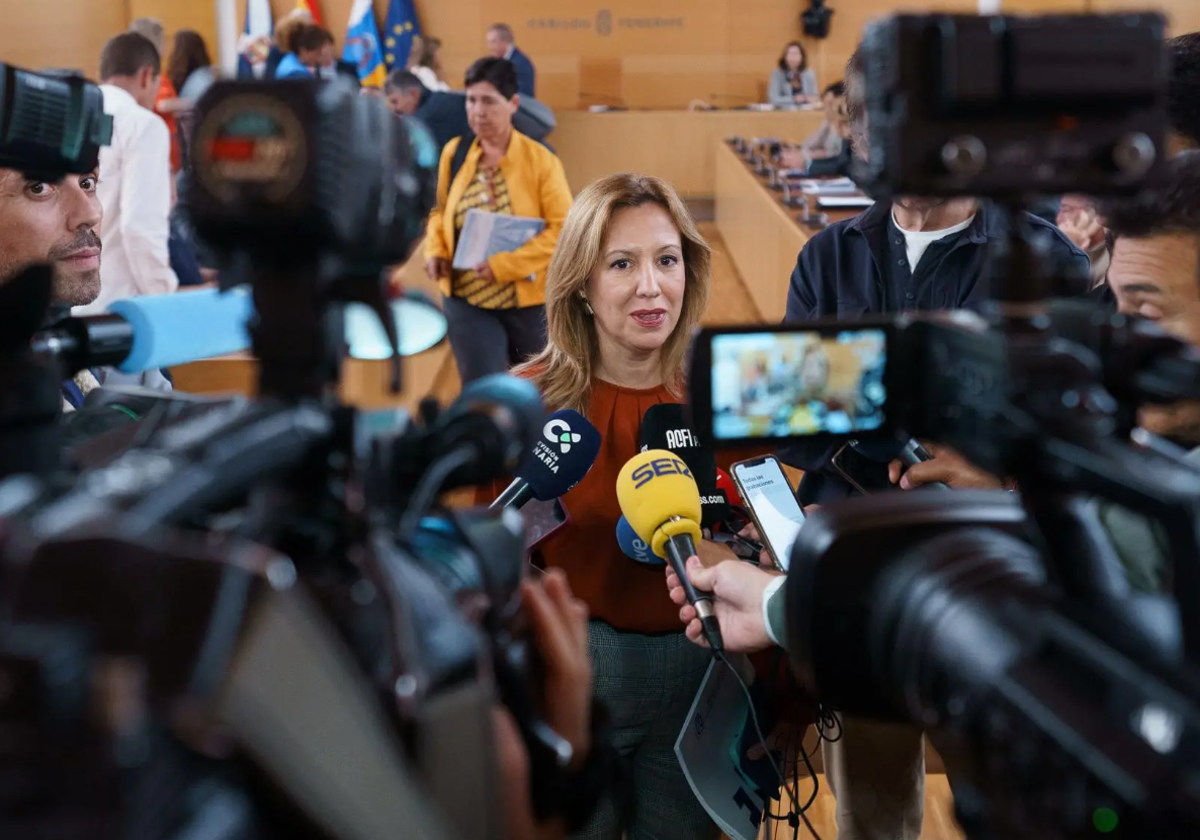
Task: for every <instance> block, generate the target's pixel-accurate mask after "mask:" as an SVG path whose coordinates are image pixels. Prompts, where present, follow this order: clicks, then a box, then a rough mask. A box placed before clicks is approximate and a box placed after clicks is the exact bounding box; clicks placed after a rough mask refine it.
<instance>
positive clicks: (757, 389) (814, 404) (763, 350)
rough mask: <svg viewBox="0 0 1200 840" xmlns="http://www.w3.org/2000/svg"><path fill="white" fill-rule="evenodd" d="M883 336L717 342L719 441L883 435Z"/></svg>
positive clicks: (788, 335)
mask: <svg viewBox="0 0 1200 840" xmlns="http://www.w3.org/2000/svg"><path fill="white" fill-rule="evenodd" d="M886 363H887V335H886V333H885V332H884V331H883V330H878V329H859V330H846V331H844V332H839V333H836V334H828V333H820V332H815V331H814V332H779V333H771V332H761V333H733V334H725V335H715V336H713V338H712V415H713V437H714V438H715V439H716V440H744V439H747V438H786V437H799V436H804V435H816V434H835V435H842V434H850V433H856V432H868V431H873V430H875V429H879V428H880V427H882V426H883V424H884V407H885V403H886V400H887V392H886V386H885V385H884V378H883V373H884V367H885V366H886Z"/></svg>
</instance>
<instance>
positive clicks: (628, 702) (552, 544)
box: [480, 174, 719, 840]
mask: <svg viewBox="0 0 1200 840" xmlns="http://www.w3.org/2000/svg"><path fill="white" fill-rule="evenodd" d="M710 262H711V252H710V250H709V247H708V244H707V243H706V242H705V241H704V239H703V238H702V237H701V236H700V233H699V232H698V231H697V230H696V225H695V222H694V221H693V220H692V218H691V216H690V215H689V214H688V211H687V209H686V208H685V207H684V205H683V202H682V201H681V200H680V199H679V196H678V194H677V193H676V192H675V190H674V189H673V188H672V187H671V186H670V185H669V184H666V183H665V182H663V181H661V180H659V179H657V178H648V177H642V176H638V175H630V174H621V175H611V176H609V177H607V178H602V179H600V180H599V181H596V182H595V183H593V184H591V185H590V186H589V187H587V189H585V190H584V191H583V192H582V193H580V195H579V196H578V198H576V200H575V204H574V205H573V206H572V208H571V210H570V212H569V213H568V214H567V218H566V222H565V223H564V225H563V229H562V233H561V234H560V236H559V240H558V246H557V249H556V250H555V252H554V257H553V259H552V260H551V262H550V267H549V270H548V272H547V275H546V323H547V331H548V334H549V343H548V346H547V347H546V349H545V351H543V352H542V353H541V354H540V355H538V356H537V357H535V358H534V359H532V360H530V362H529V363H528V364H526V365H524V366H522V367H520V368H518V369H517V370H516V371H515V373H516V374H517V375H518V376H523V377H525V378H528V379H530V380H532V381H533V382H535V383H537V385H538V387H539V388H540V390H541V392H542V396H543V398H544V400H545V403H546V407H547V409H548V410H551V411H553V410H557V409H560V408H574V409H575V410H576V411H579V412H580V413H582V414H583V415H585V416H586V417H587V418H588V420H589V421H591V423H592V424H593V425H594V426H595V427H596V428H597V429H598V430H599V432H600V434H601V438H602V442H601V445H600V453H599V455H598V456H597V457H596V462H595V464H594V466H593V467H592V469H591V472H589V473H588V475H587V477H585V478H584V479H583V481H581V482H580V483H579V484H578V485H577V486H576V487H575V488H574V489H573V490H571V491H570V492H569V493H568V494H567V495H566V496H564V497H563V504H564V506H565V507H566V509H567V512H568V515H569V517H570V521H569V522H568V523H567V524H566V525H565V526H564V527H563V528H561V529H560V530H559V531H558V532H557V533H556V534H554V535H553V536H552V537H550V538H549V539H548V540H547V541H546V542H545V543H544V544H543V545H542V547H541V548H540V550H539V554H540V557H537V558H535V560H538V561H540V563H541V564H542V565H544V566H546V567H553V568H559V569H562V570H563V571H564V572H566V575H567V579H568V580H569V582H570V585H571V589H572V590H573V591H574V592H575V594H576V595H577V596H578V597H579V598H580V599H582V600H583V601H584V603H586V604H587V606H588V609H589V613H590V619H591V620H590V621H589V627H588V643H589V649H590V653H591V657H592V662H593V665H594V667H595V674H596V676H595V686H596V694H597V696H599V698H600V699H601V700H603V701H604V702H605V704H606V705H607V706H608V708H609V711H610V712H611V714H612V716H613V723H614V724H615V730H616V733H617V746H618V748H619V749H620V750H621V752H622V753H623V754H624V755H625V756H627V757H628V758H629V760H630V763H631V767H632V773H633V785H634V788H635V789H636V797H635V801H634V804H633V811H632V814H631V815H630V817H631V822H630V823H629V824H628V825H625V826H622V825H621V824H620V823H621V818H620V817H619V816H618V814H617V813H616V811H615V809H614V808H613V807H611V806H610V805H607V804H606V805H605V806H603V807H602V808H601V809H600V810H599V812H598V813H597V815H596V816H595V817H594V818H593V820H592V822H591V824H589V825H588V826H587V827H586V828H585V829H584V830H583V831H582V832H581V833H580V834H579V835H577V836H578V837H586V838H596V840H619V838H620V837H621V836H622V833H626V836H627V837H628V838H629V840H648V838H666V837H670V838H672V840H707V838H716V837H717V836H718V835H719V831H718V829H717V828H716V826H714V825H713V823H712V821H711V820H710V819H709V818H708V815H707V814H706V813H705V811H704V808H703V807H702V806H701V805H700V803H699V802H697V801H696V798H695V797H694V796H693V795H692V791H691V788H690V787H689V786H688V783H687V779H686V778H685V777H684V775H683V771H682V770H681V769H680V767H679V762H678V760H677V759H676V758H675V749H674V747H675V740H676V738H677V737H678V736H679V730H680V729H681V728H682V726H683V721H684V718H685V717H686V716H687V712H688V709H689V708H690V706H691V703H692V700H693V699H694V697H695V695H696V690H697V688H698V687H699V685H700V681H701V679H702V678H703V676H704V672H705V669H706V668H707V667H708V663H709V656H708V653H707V652H706V651H704V650H702V649H700V648H697V647H696V646H695V645H692V644H691V643H690V642H688V640H687V638H686V637H685V636H684V635H683V633H682V632H680V631H681V629H682V627H681V625H680V623H679V614H678V609H677V608H676V607H675V605H674V604H672V603H671V601H670V598H669V597H668V596H667V593H666V591H665V589H664V588H663V582H662V569H661V567H657V566H647V565H642V564H639V563H637V562H636V561H634V560H631V559H630V558H628V557H626V556H625V555H624V554H623V553H622V552H621V549H620V547H619V546H618V544H617V540H616V527H617V520H618V519H619V518H620V516H621V508H620V506H619V505H618V504H617V494H616V480H617V474H618V473H619V472H620V470H621V467H622V466H623V465H624V464H625V462H626V461H627V460H629V459H630V458H632V457H633V456H634V455H635V454H637V452H638V450H639V448H640V442H639V434H640V431H641V423H642V417H643V415H644V414H645V413H646V409H647V408H649V407H650V406H652V405H655V404H656V403H666V402H681V401H683V399H684V362H685V356H686V353H687V346H688V342H689V339H690V336H691V333H692V331H693V329H694V328H695V327H696V326H697V324H699V322H700V316H701V314H702V313H703V312H704V308H705V305H706V303H707V301H708V294H709V288H710V286H711V276H710ZM488 492H491V491H490V490H489V491H485V492H482V493H481V494H480V498H481V499H488V500H490V499H491V498H493V497H494V496H488Z"/></svg>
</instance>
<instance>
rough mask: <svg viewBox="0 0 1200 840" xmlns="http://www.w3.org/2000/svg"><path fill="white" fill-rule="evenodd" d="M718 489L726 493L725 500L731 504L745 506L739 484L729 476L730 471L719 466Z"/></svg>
mask: <svg viewBox="0 0 1200 840" xmlns="http://www.w3.org/2000/svg"><path fill="white" fill-rule="evenodd" d="M717 490H719V491H720V492H722V493H724V494H725V501H727V502H729V504H731V505H737V506H738V507H740V508H744V507H745V505H744V504H743V503H742V494H741V493H739V492H738V488H737V484H735V483H734V481H733V479H732V478H730V477H729V473H727V472H725V470H723V469H721V468H720V467H717Z"/></svg>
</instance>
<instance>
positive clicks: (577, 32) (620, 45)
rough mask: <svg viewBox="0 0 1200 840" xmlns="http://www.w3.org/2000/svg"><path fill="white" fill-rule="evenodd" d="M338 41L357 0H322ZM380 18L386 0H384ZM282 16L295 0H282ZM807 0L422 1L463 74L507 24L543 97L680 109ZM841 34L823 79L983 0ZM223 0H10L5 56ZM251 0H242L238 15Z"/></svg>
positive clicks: (1195, 13)
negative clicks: (928, 18) (866, 36)
mask: <svg viewBox="0 0 1200 840" xmlns="http://www.w3.org/2000/svg"><path fill="white" fill-rule="evenodd" d="M317 1H318V2H319V5H320V7H321V11H322V13H323V15H324V19H325V23H326V25H327V26H328V27H329V28H330V30H331V31H332V32H333V34H334V36H335V37H336V38H337V39H338V43H339V45H340V43H341V41H342V39H343V37H344V36H345V32H346V23H347V19H348V17H349V14H350V7H351V5H352V3H353V0H317ZM374 2H375V9H376V12H377V14H378V16H379V18H380V19H381V20H382V19H383V16H384V14H385V13H386V11H387V5H388V0H374ZM271 5H272V8H273V10H274V11H275V14H276V15H277V16H280V15H284V14H286V13H287V12H289V11H290V10H291V9H292V8H294V6H295V0H271ZM801 5H802V4H800V3H798V2H796V0H416V7H417V13H418V15H419V16H420V19H421V25H422V26H423V27H424V29H425V31H427V32H429V33H431V34H434V35H436V36H437V37H439V38H441V39H442V41H443V55H442V60H443V65H444V67H445V72H446V77H447V79H448V80H449V81H450V83H451V84H452V85H454V86H457V83H458V82H459V81H460V80H461V79H462V74H463V71H465V70H466V68H467V66H468V65H470V63H471V62H472V61H474V60H475V59H476V58H479V57H480V56H481V55H482V54H483V49H484V30H485V28H486V27H487V26H488V25H489V24H491V23H495V22H497V21H505V22H507V23H509V24H510V25H511V26H512V27H513V29H514V31H515V32H516V34H517V41H518V43H519V44H520V45H521V46H522V48H524V49H525V50H526V51H527V52H528V53H529V54H530V55H531V56H532V57H533V59H534V61H535V63H536V64H537V67H538V84H539V91H538V93H539V98H540V99H542V100H543V101H545V102H546V103H547V104H549V105H551V106H553V107H555V108H559V109H568V108H579V107H586V106H588V105H592V104H614V105H615V104H624V105H626V106H628V107H634V108H682V107H685V106H686V105H687V104H688V102H690V101H691V100H693V99H705V100H708V101H710V102H712V103H713V104H714V105H718V106H726V107H728V106H734V105H740V104H745V103H747V102H752V101H761V99H762V98H763V95H764V92H765V87H766V80H767V77H768V76H769V75H770V71H771V68H772V67H773V66H774V64H775V61H776V60H777V59H778V57H779V52H780V50H781V48H782V46H783V44H784V43H786V42H787V41H789V40H791V39H793V38H797V37H799V35H800V25H799V12H800V7H801ZM828 5H829V8H831V9H832V10H833V12H834V15H833V21H832V27H831V32H830V36H829V37H828V38H827V39H825V40H823V41H815V40H812V39H805V43H806V45H807V46H808V47H809V56H810V62H811V64H812V66H813V67H814V69H815V70H816V71H817V76H818V79H819V81H820V82H821V84H827V83H828V82H830V81H834V80H836V79H839V78H841V75H842V68H843V67H844V66H845V61H846V59H847V58H848V57H849V55H850V52H851V51H852V50H853V48H854V45H855V44H856V43H857V41H858V38H859V34H860V32H861V30H862V26H863V24H865V23H866V22H867V21H868V20H871V19H872V18H875V17H878V16H880V15H883V14H887V13H888V12H890V11H894V10H896V9H898V8H901V7H904V8H911V9H925V10H946V11H959V12H973V11H975V9H977V8H978V0H928V1H927V2H920V0H915V2H901V0H828ZM214 6H215V4H214V0H0V22H2V23H0V60H3V61H10V62H13V63H17V64H23V65H26V66H32V67H78V68H81V69H83V70H84V71H85V72H87V73H89V74H95V72H96V70H97V65H98V64H99V53H100V48H101V47H102V46H103V45H104V42H105V41H106V40H107V39H108V38H109V37H111V36H112V35H114V34H116V33H117V32H120V31H121V30H123V29H124V28H125V27H126V26H127V25H128V22H129V20H130V19H131V18H133V17H137V16H142V15H145V16H151V17H157V18H159V19H161V20H162V21H163V22H164V23H165V24H166V26H167V29H168V32H169V34H173V32H174V30H176V29H179V28H182V27H187V28H191V29H196V30H198V31H200V32H201V33H202V34H203V35H204V36H205V37H206V38H208V39H209V40H210V49H211V51H212V53H213V55H214V58H215V57H216V53H217V49H216V43H215V38H216V35H215V9H214ZM1157 7H1163V8H1165V9H1166V11H1167V14H1168V17H1169V19H1170V23H1171V31H1172V32H1174V33H1180V32H1191V31H1197V30H1200V0H1003V9H1004V10H1005V11H1023V12H1049V11H1060V12H1061V11H1082V10H1084V9H1085V8H1087V9H1090V10H1094V11H1114V10H1117V9H1129V8H1134V9H1136V8H1157ZM244 14H245V0H238V20H239V21H240V20H242V18H243V17H244Z"/></svg>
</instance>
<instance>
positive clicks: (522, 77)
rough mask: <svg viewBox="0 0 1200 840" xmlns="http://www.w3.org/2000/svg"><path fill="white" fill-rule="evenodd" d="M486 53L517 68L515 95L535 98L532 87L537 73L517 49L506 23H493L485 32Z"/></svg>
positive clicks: (527, 57)
mask: <svg viewBox="0 0 1200 840" xmlns="http://www.w3.org/2000/svg"><path fill="white" fill-rule="evenodd" d="M487 51H488V53H489V54H490V55H493V56H495V57H496V58H507V59H508V60H509V61H511V62H512V63H513V65H514V66H515V67H516V68H517V93H519V94H521V96H535V95H536V94H535V93H534V86H535V84H536V81H537V71H536V70H534V69H533V62H532V61H530V60H529V56H527V55H525V53H523V52H521V51H520V50H519V49H517V44H516V39H515V38H514V37H513V31H512V27H511V26H509V25H508V24H507V23H494V24H492V25H491V27H490V28H489V29H488V31H487Z"/></svg>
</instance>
